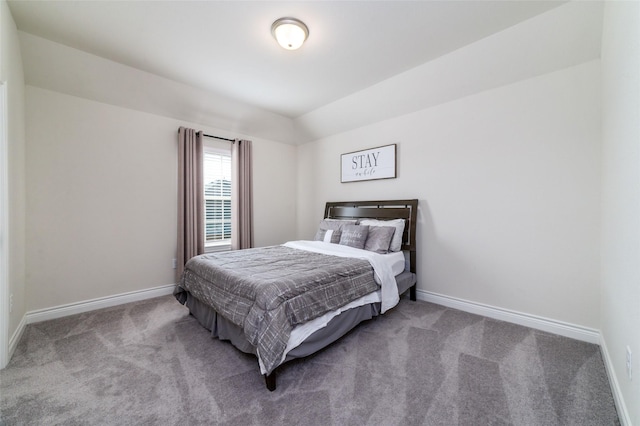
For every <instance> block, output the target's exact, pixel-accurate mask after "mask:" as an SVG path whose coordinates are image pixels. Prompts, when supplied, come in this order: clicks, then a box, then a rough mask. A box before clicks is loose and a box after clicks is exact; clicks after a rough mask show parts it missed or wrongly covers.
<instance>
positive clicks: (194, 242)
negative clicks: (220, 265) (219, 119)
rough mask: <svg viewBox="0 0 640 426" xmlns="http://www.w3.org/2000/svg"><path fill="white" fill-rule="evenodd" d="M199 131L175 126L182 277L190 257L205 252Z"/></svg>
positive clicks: (179, 255) (179, 261) (178, 265)
mask: <svg viewBox="0 0 640 426" xmlns="http://www.w3.org/2000/svg"><path fill="white" fill-rule="evenodd" d="M202 156H203V149H202V132H196V131H195V130H194V129H187V128H185V127H180V128H179V129H178V260H177V265H176V267H177V271H176V273H177V276H178V279H180V277H181V276H182V271H183V270H184V265H185V263H187V261H188V260H189V259H191V258H192V257H193V256H196V255H198V254H202V253H204V188H203V176H202V167H203V166H202Z"/></svg>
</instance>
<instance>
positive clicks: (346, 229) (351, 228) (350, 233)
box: [340, 225, 369, 249]
mask: <svg viewBox="0 0 640 426" xmlns="http://www.w3.org/2000/svg"><path fill="white" fill-rule="evenodd" d="M340 230H341V231H342V235H341V236H340V244H342V245H343V246H349V247H355V248H358V249H363V248H364V243H365V242H366V241H367V236H368V235H369V227H368V226H362V225H343V226H342V228H341V229H340Z"/></svg>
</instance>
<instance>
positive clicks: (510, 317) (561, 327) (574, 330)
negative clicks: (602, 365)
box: [416, 290, 600, 344]
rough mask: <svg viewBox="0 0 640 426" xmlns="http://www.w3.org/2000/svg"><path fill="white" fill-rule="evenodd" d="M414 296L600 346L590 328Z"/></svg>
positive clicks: (424, 294)
mask: <svg viewBox="0 0 640 426" xmlns="http://www.w3.org/2000/svg"><path fill="white" fill-rule="evenodd" d="M416 296H417V298H418V299H419V300H424V301H426V302H431V303H435V304H438V305H443V306H447V307H449V308H454V309H458V310H460V311H465V312H470V313H472V314H478V315H482V316H485V317H489V318H493V319H497V320H501V321H507V322H511V323H514V324H519V325H523V326H525V327H531V328H535V329H536V330H543V331H546V332H549V333H554V334H559V335H561V336H565V337H570V338H572V339H577V340H581V341H583V342H588V343H594V344H600V332H599V331H598V330H595V329H592V328H586V327H581V326H579V325H575V324H569V323H565V322H562V321H556V320H552V319H549V318H543V317H539V316H536V315H529V314H525V313H522V312H516V311H511V310H508V309H502V308H497V307H495V306H490V305H485V304H482V303H476V302H470V301H468V300H463V299H458V298H455V297H450V296H444V295H441V294H437V293H432V292H430V291H424V290H418V291H417V292H416Z"/></svg>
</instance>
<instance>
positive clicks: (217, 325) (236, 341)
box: [185, 271, 416, 362]
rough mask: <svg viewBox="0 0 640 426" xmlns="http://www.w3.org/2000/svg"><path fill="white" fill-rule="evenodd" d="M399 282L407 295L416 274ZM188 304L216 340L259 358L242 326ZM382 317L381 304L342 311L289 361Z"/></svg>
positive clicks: (192, 302) (189, 298) (193, 301)
mask: <svg viewBox="0 0 640 426" xmlns="http://www.w3.org/2000/svg"><path fill="white" fill-rule="evenodd" d="M396 283H397V285H398V293H399V294H403V293H404V292H406V291H407V290H408V289H409V288H410V287H411V286H413V285H414V284H415V283H416V275H415V274H413V273H411V272H407V271H405V272H403V273H402V274H400V275H397V276H396ZM185 305H186V306H187V307H188V308H189V312H190V313H191V315H193V316H194V317H195V318H196V319H197V320H198V322H199V323H200V324H201V325H202V326H203V327H204V328H206V329H207V330H210V331H211V335H212V336H213V337H215V338H217V339H220V340H228V341H230V342H231V344H233V346H235V347H236V348H238V349H239V350H241V351H242V352H245V353H250V354H254V355H255V353H256V351H255V347H254V346H253V345H251V344H250V343H249V342H248V341H247V340H246V338H245V337H244V334H243V332H242V329H241V328H240V327H238V326H237V325H235V324H233V323H232V322H230V321H228V320H227V319H226V318H224V317H223V316H222V315H219V314H218V313H217V312H216V311H215V310H214V309H213V308H212V307H210V306H208V305H206V304H204V303H203V302H201V301H200V300H198V299H197V298H195V297H194V296H192V295H191V294H190V293H188V292H187V300H186V302H185ZM378 315H380V303H372V304H369V305H364V306H360V307H357V308H352V309H349V310H347V311H344V312H342V313H341V314H339V315H337V316H336V317H334V318H333V319H332V320H331V321H329V323H328V324H327V326H326V327H323V328H321V329H319V330H317V331H316V332H314V333H313V334H311V335H310V336H309V337H307V338H306V339H305V341H304V342H302V343H301V344H300V345H299V346H298V347H296V348H294V349H292V350H291V351H290V352H289V353H288V354H287V356H286V359H285V362H286V361H289V360H291V359H296V358H303V357H306V356H309V355H311V354H313V353H315V352H318V351H319V350H320V349H322V348H325V347H327V346H328V345H330V344H331V343H333V342H335V341H336V340H338V339H339V338H340V337H342V336H344V335H345V334H347V333H348V332H349V331H350V330H352V329H353V328H354V327H355V326H357V325H358V324H360V323H361V322H362V321H366V320H370V319H372V318H373V317H376V316H378Z"/></svg>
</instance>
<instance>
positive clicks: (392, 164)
mask: <svg viewBox="0 0 640 426" xmlns="http://www.w3.org/2000/svg"><path fill="white" fill-rule="evenodd" d="M340 161H341V164H342V166H341V170H342V171H341V179H340V181H341V182H342V183H345V182H357V181H361V180H373V179H393V178H395V177H396V144H393V145H386V146H381V147H379V148H371V149H365V150H364V151H356V152H349V153H347V154H342V156H341V158H340Z"/></svg>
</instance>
